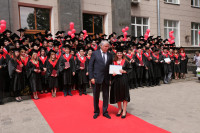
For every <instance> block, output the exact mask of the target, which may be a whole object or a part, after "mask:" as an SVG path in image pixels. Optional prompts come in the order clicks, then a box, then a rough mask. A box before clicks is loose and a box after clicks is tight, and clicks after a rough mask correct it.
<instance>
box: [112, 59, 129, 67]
mask: <svg viewBox="0 0 200 133" xmlns="http://www.w3.org/2000/svg"><path fill="white" fill-rule="evenodd" d="M125 61H126V60H125V59H122V61H121V63H120V65H121V66H123V65H124V63H125ZM113 63H114V65H119V64H117V61H114V62H113Z"/></svg>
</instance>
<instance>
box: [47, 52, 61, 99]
mask: <svg viewBox="0 0 200 133" xmlns="http://www.w3.org/2000/svg"><path fill="white" fill-rule="evenodd" d="M46 76H47V78H48V83H49V89H51V93H52V97H56V92H57V89H58V87H59V86H58V76H59V62H58V59H57V58H56V52H55V51H54V50H50V51H49V59H48V61H47V72H46Z"/></svg>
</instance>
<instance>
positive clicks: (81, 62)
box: [76, 47, 89, 96]
mask: <svg viewBox="0 0 200 133" xmlns="http://www.w3.org/2000/svg"><path fill="white" fill-rule="evenodd" d="M79 53H80V56H78V57H77V58H76V71H77V76H78V86H79V87H78V88H79V95H80V96H81V95H82V93H83V94H85V95H87V92H86V85H87V84H88V78H87V76H88V75H89V73H88V63H89V60H88V59H87V57H86V56H85V55H84V54H85V48H84V47H80V48H79Z"/></svg>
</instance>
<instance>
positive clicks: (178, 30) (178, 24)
mask: <svg viewBox="0 0 200 133" xmlns="http://www.w3.org/2000/svg"><path fill="white" fill-rule="evenodd" d="M165 21H167V27H166V26H165ZM169 21H171V22H172V27H169V26H168V25H169V24H168V23H169ZM173 22H176V23H177V27H174V26H173V25H174V24H173ZM169 28H170V29H172V30H173V31H174V29H177V33H178V35H177V36H178V44H177V42H176V46H180V21H178V20H169V19H164V37H165V29H167V37H165V38H169V32H168V29H169Z"/></svg>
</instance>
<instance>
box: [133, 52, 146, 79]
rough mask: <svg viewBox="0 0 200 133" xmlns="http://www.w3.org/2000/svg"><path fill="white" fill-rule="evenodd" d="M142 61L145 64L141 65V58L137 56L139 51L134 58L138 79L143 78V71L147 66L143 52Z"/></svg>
mask: <svg viewBox="0 0 200 133" xmlns="http://www.w3.org/2000/svg"><path fill="white" fill-rule="evenodd" d="M141 56H142V61H141V62H142V63H143V65H144V66H139V64H141V62H140V60H139V58H138V57H137V53H136V54H135V56H134V58H135V63H136V67H137V68H136V72H137V78H138V79H142V78H143V71H144V67H145V60H144V57H143V56H144V55H143V54H142V55H141Z"/></svg>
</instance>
